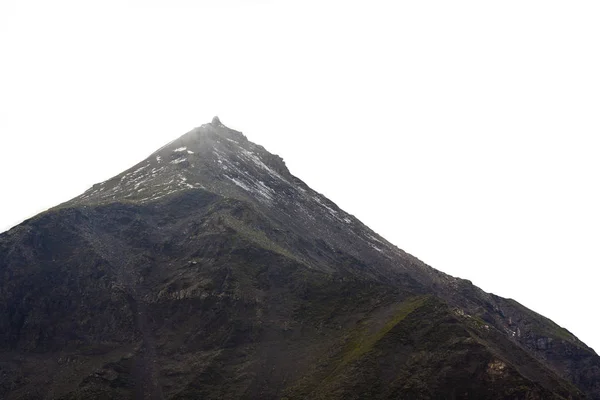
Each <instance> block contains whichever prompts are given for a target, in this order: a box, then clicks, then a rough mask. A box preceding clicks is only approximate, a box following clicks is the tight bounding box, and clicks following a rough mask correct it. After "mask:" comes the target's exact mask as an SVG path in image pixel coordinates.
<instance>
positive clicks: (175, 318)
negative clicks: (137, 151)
mask: <svg viewBox="0 0 600 400" xmlns="http://www.w3.org/2000/svg"><path fill="white" fill-rule="evenodd" d="M0 398H1V399H7V400H12V399H56V400H58V399H61V400H67V399H68V400H75V399H101V398H111V399H131V398H135V399H196V398H203V399H257V398H260V399H280V398H288V399H347V398H357V399H358V398H374V399H397V398H406V399H427V398H447V399H459V398H462V399H467V398H468V399H481V398H485V399H557V400H558V399H584V398H587V399H600V358H599V357H598V356H597V355H596V353H595V352H594V351H593V350H592V349H590V348H589V347H587V346H586V345H585V344H584V343H582V342H581V341H579V340H578V339H577V338H576V337H575V336H574V335H572V334H571V333H570V332H569V331H568V330H566V329H564V328H561V327H559V326H558V325H556V324H555V323H553V322H552V321H550V320H548V319H546V318H544V317H543V316H541V315H539V314H536V313H534V312H533V311H531V310H529V309H527V308H526V307H524V306H522V305H520V304H519V303H517V302H516V301H514V300H509V299H504V298H501V297H498V296H495V295H493V294H489V293H485V292H484V291H482V290H481V289H479V288H477V287H476V286H474V285H472V284H471V282H469V281H466V280H462V279H458V278H455V277H452V276H449V275H446V274H444V273H442V272H440V271H438V270H436V269H433V268H431V267H430V266H428V265H426V264H425V263H423V262H421V261H420V260H419V259H417V258H416V257H413V256H411V255H409V254H407V253H405V252H404V251H402V250H400V249H399V248H397V247H396V246H394V245H392V244H391V243H389V242H388V241H386V240H385V239H384V238H382V237H381V236H379V235H378V234H377V233H375V232H374V231H372V230H371V229H369V228H368V227H367V226H365V225H364V224H363V223H361V222H360V221H359V220H358V219H356V218H355V217H354V216H352V215H351V214H349V213H347V212H345V211H344V210H342V209H340V208H339V207H338V206H337V205H336V204H335V203H334V202H332V201H331V200H329V199H327V198H326V197H325V196H323V195H321V194H320V193H317V192H316V191H314V190H312V189H311V188H310V187H309V186H307V185H306V184H305V183H304V182H302V181H301V180H300V179H299V178H297V177H295V176H294V175H292V174H291V173H290V171H289V170H288V169H287V167H286V165H285V163H284V161H283V159H282V158H281V157H279V156H277V155H274V154H271V153H269V152H268V151H267V150H266V149H265V148H264V147H262V146H260V145H258V144H255V143H252V142H251V141H249V140H248V139H247V138H246V137H245V136H244V135H243V134H242V133H241V132H238V131H235V130H232V129H229V128H227V127H226V126H224V125H223V124H222V123H221V122H220V120H219V119H218V117H215V118H213V120H212V122H211V123H210V124H204V125H202V126H200V127H198V128H195V129H193V130H191V131H190V132H188V133H186V134H184V135H183V136H181V137H179V138H177V139H175V140H174V141H172V142H171V143H168V144H166V145H165V146H163V147H162V148H160V149H158V150H157V151H155V152H154V153H152V154H151V155H150V156H149V157H147V158H146V159H145V160H142V161H141V162H139V163H138V164H136V165H134V166H133V167H131V168H130V169H128V170H126V171H124V172H123V173H121V174H119V175H117V176H115V177H112V178H110V179H108V180H106V181H104V182H101V183H99V184H96V185H93V186H92V187H91V188H90V189H89V190H88V191H86V192H85V193H83V194H82V195H80V196H77V197H76V198H74V199H72V200H70V201H68V202H66V203H64V204H61V205H60V206H58V207H56V208H54V209H51V210H49V211H47V212H44V213H42V214H40V215H38V216H36V217H34V218H31V219H30V220H27V221H25V222H23V223H22V224H21V225H19V226H17V227H15V228H13V229H11V230H10V231H8V232H5V233H3V234H0Z"/></svg>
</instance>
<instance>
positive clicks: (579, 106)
mask: <svg viewBox="0 0 600 400" xmlns="http://www.w3.org/2000/svg"><path fill="white" fill-rule="evenodd" d="M598 21H600V3H598V2H597V1H577V2H567V1H560V2H559V1H551V0H550V1H548V0H545V1H523V0H519V1H511V0H508V1H502V2H498V1H496V2H492V1H483V0H477V1H447V0H444V1H426V0H423V1H398V0H397V1H389V2H383V1H373V0H371V1H368V2H366V1H360V2H359V1H348V0H346V1H302V2H288V1H267V0H261V1H253V0H238V1H236V0H214V1H181V0H179V1H177V0H170V1H164V2H163V1H157V0H154V1H149V0H144V1H142V0H140V1H133V0H130V1H123V0H120V1H103V2H91V1H80V0H79V1H60V0H59V1H52V2H49V1H28V0H18V1H14V0H1V1H0V153H1V155H0V178H1V181H0V183H1V191H2V193H1V196H0V231H4V230H6V229H8V228H9V227H11V226H12V225H14V224H17V223H19V222H21V221H22V220H23V219H25V218H27V217H30V216H32V215H34V214H36V213H38V212H40V211H42V210H44V209H46V208H48V207H51V206H53V205H55V204H57V203H60V202H62V201H65V200H68V199H70V198H72V197H74V196H76V195H78V194H80V193H81V192H83V191H84V190H86V189H87V188H89V187H90V186H91V185H92V184H94V183H96V182H100V181H104V180H106V179H107V178H109V177H111V176H113V175H116V174H118V173H119V172H121V171H122V170H124V169H126V168H128V167H130V166H132V165H133V164H135V163H136V162H138V161H140V160H142V159H144V158H145V157H146V156H148V155H149V154H150V153H152V152H153V151H154V150H155V149H157V148H158V147H161V146H162V145H163V144H165V143H167V142H169V141H171V140H172V139H174V138H176V137H178V136H179V135H181V134H183V133H185V132H187V131H188V130H190V129H191V128H193V127H195V126H199V125H201V124H203V123H206V122H209V121H210V120H211V118H212V117H213V116H214V115H219V117H220V118H221V120H222V121H223V123H224V124H226V125H228V126H230V127H232V128H235V129H239V130H242V131H243V132H244V133H245V134H246V135H247V136H248V137H249V139H250V140H252V141H254V142H257V143H259V144H262V145H264V146H265V147H266V148H267V149H268V150H269V151H271V152H274V153H277V154H279V155H281V156H283V157H284V159H285V160H286V162H287V164H288V167H289V168H290V170H291V171H292V173H293V174H295V175H296V176H298V177H300V178H301V179H303V180H304V181H305V182H306V183H308V184H309V185H310V186H312V187H313V188H314V189H316V190H318V191H320V192H322V193H323V194H325V195H326V196H328V197H329V198H330V199H331V200H333V201H334V202H336V203H337V204H338V205H339V206H340V207H342V208H344V209H345V210H347V211H348V212H350V213H352V214H354V215H356V216H357V217H358V218H360V219H361V220H362V221H363V222H365V223H366V224H367V225H369V226H370V227H371V228H373V229H374V230H376V231H377V232H379V233H380V234H382V235H383V236H385V237H386V238H387V239H389V240H390V241H392V242H393V243H395V244H397V245H398V246H399V247H401V248H403V249H404V250H406V251H408V252H410V253H412V254H414V255H416V256H417V257H419V258H420V259H422V260H423V261H425V262H427V263H428V264H430V265H432V266H433V267H435V268H438V269H440V270H442V271H445V272H447V273H450V274H452V275H456V276H460V277H463V278H467V279H470V280H472V281H473V283H475V284H476V285H478V286H480V287H482V288H483V289H484V290H486V291H491V292H494V293H496V294H499V295H502V296H505V297H511V298H515V299H517V300H518V301H520V302H521V303H523V304H525V305H526V306H528V307H530V308H532V309H533V310H536V311H538V312H540V313H542V314H544V315H546V316H548V317H550V318H552V319H553V320H555V321H556V322H557V323H558V324H560V325H562V326H565V327H567V328H568V329H569V330H571V331H572V332H573V333H575V334H576V335H577V336H578V337H579V338H580V339H582V340H583V341H585V342H586V343H588V344H589V345H590V346H592V347H594V348H595V349H600V333H599V332H600V329H599V328H600V323H599V322H598V318H597V309H596V305H597V303H598V301H597V299H598V296H597V293H596V290H598V281H597V278H598V272H597V271H598V268H599V267H600V255H599V252H598V244H599V243H600V232H599V229H600V211H599V206H600V189H599V185H598V172H599V171H600V157H599V150H600V148H599V147H600V146H599V138H598V136H599V133H600V121H599V115H600V114H599V110H600V73H599V72H598V71H600V43H599V42H600V24H599V23H598Z"/></svg>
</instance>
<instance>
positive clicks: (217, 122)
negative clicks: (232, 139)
mask: <svg viewBox="0 0 600 400" xmlns="http://www.w3.org/2000/svg"><path fill="white" fill-rule="evenodd" d="M210 124H211V125H212V126H220V125H223V123H221V120H220V119H219V117H217V116H216V115H215V116H214V117H213V119H212V121H211V123H210Z"/></svg>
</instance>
